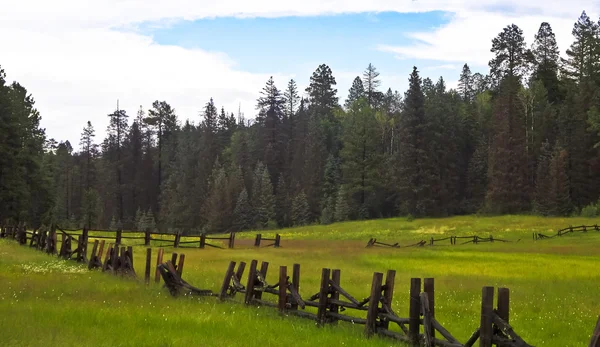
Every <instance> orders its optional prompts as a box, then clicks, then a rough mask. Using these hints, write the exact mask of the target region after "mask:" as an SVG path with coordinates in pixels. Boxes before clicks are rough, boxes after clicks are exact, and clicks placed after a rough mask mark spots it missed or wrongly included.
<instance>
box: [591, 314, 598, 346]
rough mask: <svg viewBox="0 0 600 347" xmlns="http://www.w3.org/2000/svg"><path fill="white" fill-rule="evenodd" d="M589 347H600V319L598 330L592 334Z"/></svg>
mask: <svg viewBox="0 0 600 347" xmlns="http://www.w3.org/2000/svg"><path fill="white" fill-rule="evenodd" d="M589 347H600V317H598V322H596V328H595V329H594V332H593V333H592V339H591V340H590V345H589Z"/></svg>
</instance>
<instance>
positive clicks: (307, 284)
mask: <svg viewBox="0 0 600 347" xmlns="http://www.w3.org/2000/svg"><path fill="white" fill-rule="evenodd" d="M581 224H585V225H592V224H600V220H598V219H586V218H568V219H560V218H539V217H530V216H504V217H481V218H478V217H475V216H469V217H454V218H447V219H423V220H415V221H412V222H408V221H406V220H405V219H387V220H376V221H364V222H348V223H339V224H334V225H329V226H311V227H302V228H294V229H285V230H279V231H277V232H278V233H280V234H281V235H282V248H279V249H273V248H261V249H254V248H252V247H251V245H252V239H253V237H254V235H255V233H246V234H240V235H238V237H237V240H236V249H233V250H229V249H223V250H221V249H202V250H201V249H191V248H190V249H188V248H186V249H177V250H175V252H179V253H185V255H186V261H185V268H184V276H183V277H184V279H185V280H186V281H188V282H189V283H191V284H193V285H194V286H196V287H199V288H202V289H212V290H214V291H217V290H218V288H219V286H220V283H221V281H222V279H223V275H224V273H225V270H226V268H227V264H228V263H229V261H231V260H234V261H238V262H239V261H246V262H247V263H249V261H250V260H252V259H258V260H264V261H268V262H269V263H270V269H269V274H268V275H267V281H268V282H269V279H271V281H274V280H275V278H276V272H277V269H278V266H279V265H288V267H290V268H291V265H292V264H293V263H300V264H301V265H302V270H301V272H302V276H301V285H300V292H301V294H302V295H303V296H309V295H311V294H314V293H315V292H317V291H318V287H319V281H320V273H321V268H323V267H329V268H339V269H341V270H342V273H341V277H342V281H341V282H342V287H344V288H345V289H347V290H348V291H349V292H350V293H351V294H353V295H354V296H355V297H358V298H363V297H367V296H368V295H369V287H370V283H371V278H372V275H373V272H375V271H379V272H385V271H386V270H387V269H394V270H396V271H397V274H396V289H395V295H394V303H393V306H394V309H395V311H396V312H397V313H400V314H401V315H404V316H408V291H409V280H410V278H411V277H421V278H423V277H434V278H435V280H436V317H437V319H438V321H440V322H441V323H442V324H443V325H444V326H445V327H446V328H447V329H448V330H449V331H450V332H452V333H453V335H454V336H455V337H457V338H458V339H459V340H460V341H461V342H464V341H465V340H466V339H467V338H468V337H469V336H470V334H471V333H472V332H473V331H474V330H475V329H476V328H477V327H478V325H479V311H480V305H481V302H480V296H481V287H483V286H488V285H489V286H497V287H498V286H504V287H508V288H510V289H511V317H510V320H511V325H512V326H513V327H515V330H516V331H517V332H518V333H519V334H520V335H521V336H522V337H523V338H524V339H525V340H526V341H527V342H529V343H530V344H532V345H534V346H584V345H587V344H588V343H589V339H590V335H591V333H592V330H593V328H594V324H595V323H596V319H597V318H598V315H600V290H599V289H600V271H598V268H599V266H600V258H599V257H598V248H599V245H600V233H597V232H588V233H585V234H584V233H581V234H572V235H567V236H564V237H561V238H555V239H551V240H543V241H535V242H534V241H533V240H532V237H531V235H532V232H534V231H535V232H543V233H548V234H552V233H554V232H555V231H556V230H557V229H559V228H562V227H565V226H568V225H581ZM271 234H273V233H271ZM473 234H477V235H479V236H489V235H490V234H491V235H493V236H494V237H495V238H502V239H507V240H512V241H517V240H519V239H520V241H519V242H513V243H499V242H495V243H493V244H491V243H490V244H489V243H486V244H479V245H457V246H450V243H449V242H448V244H447V245H445V246H442V245H440V246H434V247H425V248H401V249H382V248H373V249H365V247H364V246H365V244H366V241H367V240H368V239H369V238H370V237H377V239H378V240H381V241H390V242H400V244H401V245H407V244H411V243H415V242H417V241H420V240H421V239H424V240H428V239H429V238H430V237H432V236H433V237H436V238H438V237H444V236H449V235H457V236H461V235H473ZM263 235H268V233H265V232H263ZM265 237H266V236H265ZM125 241H127V240H125ZM132 241H133V240H132ZM172 251H173V249H171V248H165V252H167V253H170V252H172ZM134 254H135V267H136V271H137V273H138V274H140V275H141V274H143V266H144V257H145V250H144V248H143V247H137V248H135V251H134ZM155 255H156V251H154V253H153V258H154V259H155ZM166 258H168V257H166ZM166 258H165V259H166ZM289 271H291V269H290V270H289ZM246 274H247V273H246ZM244 280H245V279H244ZM236 301H237V302H233V303H230V302H228V303H218V302H217V301H216V299H214V298H194V299H192V298H180V299H173V298H171V297H170V296H169V295H168V294H167V293H166V290H165V289H162V288H161V286H159V285H154V284H152V285H151V286H150V287H145V286H144V285H143V284H142V283H141V281H140V282H138V281H131V280H125V279H121V278H118V277H113V276H110V275H108V274H103V273H101V272H88V271H87V268H85V267H82V266H79V265H77V264H76V263H75V262H64V261H59V260H57V259H56V258H55V257H50V256H47V255H45V254H43V253H41V252H37V251H34V250H29V249H28V248H27V247H21V246H18V245H17V243H16V242H14V241H8V240H1V241H0V317H1V318H0V332H1V334H0V338H1V339H2V345H7V346H46V345H52V346H76V345H77V346H82V345H94V346H134V345H135V346H171V345H173V346H175V345H191V344H193V345H201V346H238V345H245V346H280V345H291V346H314V345H335V346H339V345H344V346H390V345H399V343H398V342H395V341H392V340H388V339H385V338H373V339H370V340H366V339H364V338H363V336H362V328H363V327H362V326H353V325H352V324H345V323H341V324H340V325H338V326H332V327H325V328H317V327H315V326H314V323H313V322H311V321H308V320H303V319H299V318H294V317H285V318H281V317H280V316H279V315H278V314H277V312H276V310H275V309H271V308H249V307H244V305H242V304H241V298H240V296H239V295H238V297H237V298H236Z"/></svg>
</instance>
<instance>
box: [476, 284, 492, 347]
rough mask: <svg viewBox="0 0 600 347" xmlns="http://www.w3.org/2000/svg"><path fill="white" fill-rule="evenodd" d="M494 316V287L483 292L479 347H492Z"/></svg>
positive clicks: (484, 289) (485, 288)
mask: <svg viewBox="0 0 600 347" xmlns="http://www.w3.org/2000/svg"><path fill="white" fill-rule="evenodd" d="M493 315H494V287H483V289H482V290H481V325H480V327H479V331H480V332H481V333H480V336H479V347H492V335H493V329H492V322H493V317H492V316H493Z"/></svg>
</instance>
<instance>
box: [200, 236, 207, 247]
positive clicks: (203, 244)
mask: <svg viewBox="0 0 600 347" xmlns="http://www.w3.org/2000/svg"><path fill="white" fill-rule="evenodd" d="M204 246H206V234H201V235H200V248H204Z"/></svg>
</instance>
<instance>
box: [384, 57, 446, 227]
mask: <svg viewBox="0 0 600 347" xmlns="http://www.w3.org/2000/svg"><path fill="white" fill-rule="evenodd" d="M432 89H433V88H432ZM399 132H400V134H399V138H400V140H399V141H398V150H397V152H396V160H395V167H394V171H395V179H396V182H397V183H398V186H397V191H398V195H397V202H398V204H399V208H400V211H401V212H402V213H406V214H411V215H413V216H424V215H429V214H431V213H432V212H433V211H434V210H435V201H434V194H433V189H435V188H434V187H436V186H437V183H436V182H435V181H436V175H437V173H436V172H435V164H434V163H433V160H434V158H433V156H432V152H433V148H432V147H431V145H432V141H430V136H431V135H432V124H431V121H430V120H429V119H427V118H426V117H425V96H424V95H423V91H422V90H421V78H420V77H419V72H418V70H417V68H416V67H414V68H413V72H412V74H411V75H410V78H409V89H408V91H407V92H406V93H405V97H404V109H403V112H402V117H401V119H400V124H399Z"/></svg>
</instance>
